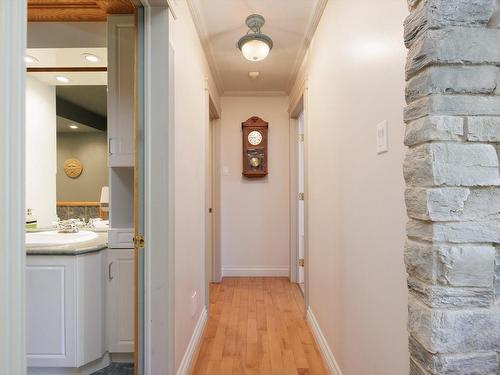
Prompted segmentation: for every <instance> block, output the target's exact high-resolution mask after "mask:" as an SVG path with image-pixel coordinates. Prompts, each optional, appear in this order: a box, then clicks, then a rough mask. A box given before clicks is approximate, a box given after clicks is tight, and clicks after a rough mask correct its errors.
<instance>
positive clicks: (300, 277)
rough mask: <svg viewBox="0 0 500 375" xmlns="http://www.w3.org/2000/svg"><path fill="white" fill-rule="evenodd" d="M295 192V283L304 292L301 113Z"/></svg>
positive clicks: (301, 117) (302, 125)
mask: <svg viewBox="0 0 500 375" xmlns="http://www.w3.org/2000/svg"><path fill="white" fill-rule="evenodd" d="M297 167H298V171H297V172H298V173H297V183H298V186H297V190H298V192H299V197H298V200H299V202H298V211H299V212H298V220H297V224H298V226H299V227H298V231H297V232H298V247H299V249H298V250H299V251H298V258H299V262H298V264H299V266H298V267H299V270H298V271H299V272H298V280H297V282H298V283H299V285H300V286H301V288H302V291H304V288H303V286H304V263H303V260H304V246H305V240H304V232H305V231H304V221H305V210H304V113H303V112H302V113H301V114H300V116H299V121H298V122H297Z"/></svg>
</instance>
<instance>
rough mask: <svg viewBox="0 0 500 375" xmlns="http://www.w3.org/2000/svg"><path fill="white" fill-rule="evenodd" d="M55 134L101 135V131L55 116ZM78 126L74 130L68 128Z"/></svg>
mask: <svg viewBox="0 0 500 375" xmlns="http://www.w3.org/2000/svg"><path fill="white" fill-rule="evenodd" d="M56 124H57V132H58V133H102V132H103V131H102V130H98V129H95V128H92V127H90V126H87V125H83V124H80V123H79V122H76V121H71V120H68V119H67V118H64V117H61V116H57V121H56ZM75 125H76V126H78V128H76V129H72V128H70V126H75Z"/></svg>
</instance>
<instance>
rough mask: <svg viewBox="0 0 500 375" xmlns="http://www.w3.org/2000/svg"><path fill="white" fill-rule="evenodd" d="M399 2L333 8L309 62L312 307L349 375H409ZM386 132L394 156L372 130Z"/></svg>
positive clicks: (403, 10) (345, 2)
mask: <svg viewBox="0 0 500 375" xmlns="http://www.w3.org/2000/svg"><path fill="white" fill-rule="evenodd" d="M406 15H407V5H406V2H404V1H401V0H380V1H373V0H357V1H352V0H336V1H330V2H329V3H328V5H327V7H326V10H325V12H324V14H323V17H322V19H321V22H320V24H319V27H318V29H317V32H316V34H315V36H314V39H313V43H312V45H311V47H310V50H309V52H308V59H307V62H306V64H305V69H304V72H303V73H304V76H308V77H309V111H308V112H309V122H308V126H309V130H308V139H307V140H306V141H308V144H309V148H308V150H309V151H308V153H309V159H308V164H307V166H308V173H309V181H308V182H309V185H308V186H309V194H308V202H307V203H308V207H309V212H308V214H309V270H310V276H309V282H310V286H309V291H310V306H311V309H312V311H313V313H314V314H315V316H316V318H317V320H318V321H319V325H320V327H321V330H322V332H323V334H324V335H325V337H326V339H327V341H328V344H329V346H330V348H331V350H332V351H333V354H334V356H335V358H336V359H337V361H338V362H339V364H340V367H341V370H342V373H343V375H360V374H373V375H382V374H383V375H401V374H407V373H408V351H407V333H406V319H407V291H406V274H405V269H404V263H403V248H404V241H405V222H406V214H405V207H404V200H403V191H404V181H403V175H402V163H403V157H404V153H405V150H404V146H403V132H404V124H403V118H402V114H403V107H404V87H405V82H404V65H405V56H406V50H405V48H404V46H403V27H402V25H403V20H404V18H405V16H406ZM383 120H388V121H389V152H388V153H387V154H383V155H377V154H376V124H377V123H379V122H381V121H383Z"/></svg>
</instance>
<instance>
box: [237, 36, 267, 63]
mask: <svg viewBox="0 0 500 375" xmlns="http://www.w3.org/2000/svg"><path fill="white" fill-rule="evenodd" d="M270 50H271V49H270V48H269V46H268V45H267V44H266V43H265V42H263V41H262V40H258V39H254V40H250V41H248V42H246V43H245V44H243V46H242V47H241V52H242V53H243V56H245V58H246V59H247V60H250V61H261V60H264V59H265V58H266V57H267V55H268V54H269V51H270Z"/></svg>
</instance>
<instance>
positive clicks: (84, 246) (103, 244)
mask: <svg viewBox="0 0 500 375" xmlns="http://www.w3.org/2000/svg"><path fill="white" fill-rule="evenodd" d="M95 232H96V233H97V238H95V239H93V240H90V241H85V242H81V243H74V244H67V245H53V246H29V245H26V254H27V255H70V256H75V255H81V254H88V253H95V252H98V251H101V250H103V249H106V248H107V247H108V233H107V232H103V231H95Z"/></svg>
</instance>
